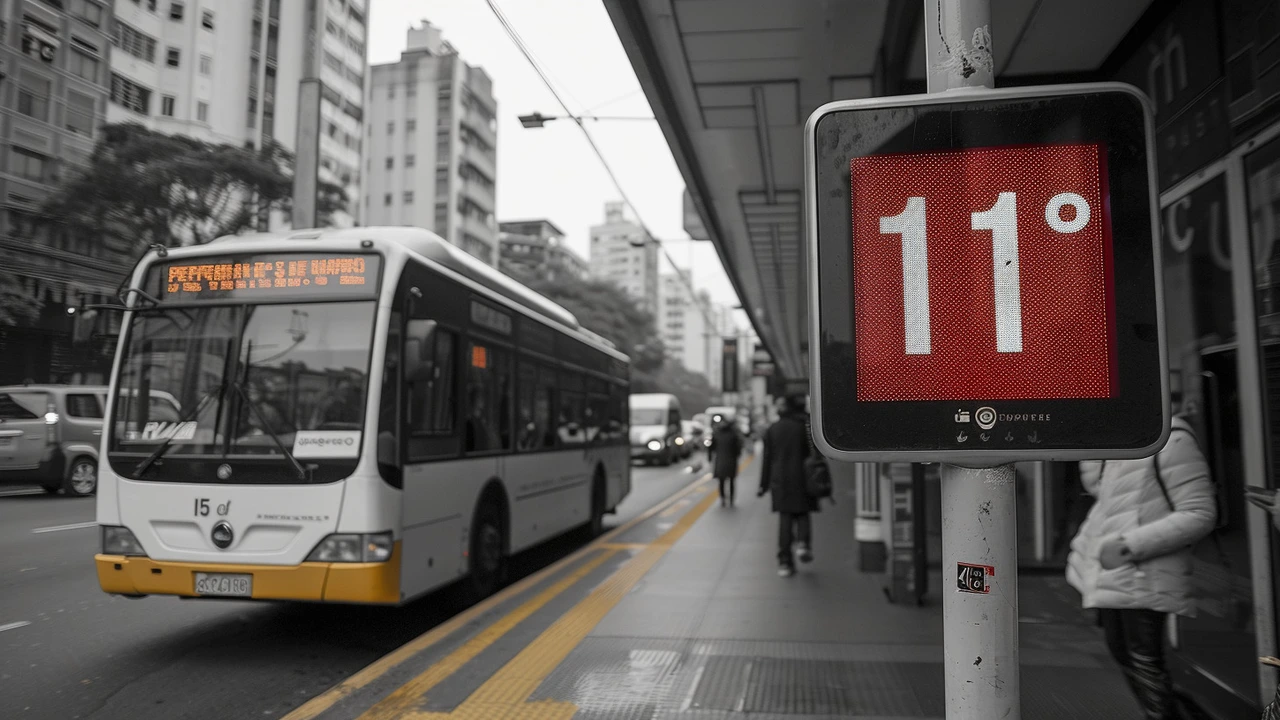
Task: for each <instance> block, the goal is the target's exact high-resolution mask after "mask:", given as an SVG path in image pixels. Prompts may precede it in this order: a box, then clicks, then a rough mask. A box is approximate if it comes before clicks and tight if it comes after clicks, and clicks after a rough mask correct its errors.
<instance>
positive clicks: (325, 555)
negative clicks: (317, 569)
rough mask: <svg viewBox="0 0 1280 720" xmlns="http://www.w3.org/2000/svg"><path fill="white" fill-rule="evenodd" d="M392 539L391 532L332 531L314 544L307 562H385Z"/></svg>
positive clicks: (387, 558) (388, 557) (389, 552)
mask: <svg viewBox="0 0 1280 720" xmlns="http://www.w3.org/2000/svg"><path fill="white" fill-rule="evenodd" d="M393 545H394V541H393V540H392V539H391V533H389V532H382V533H366V534H363V535H362V534H357V533H334V534H333V535H330V536H329V537H326V538H325V539H324V540H321V541H320V544H319V545H316V549H315V550H312V551H311V554H310V555H308V556H307V562H349V563H353V562H386V561H387V560H389V559H390V558H391V550H392V547H393Z"/></svg>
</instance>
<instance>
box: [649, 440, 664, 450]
mask: <svg viewBox="0 0 1280 720" xmlns="http://www.w3.org/2000/svg"><path fill="white" fill-rule="evenodd" d="M645 447H647V448H649V449H650V450H652V451H654V452H658V451H659V450H661V449H662V443H660V442H658V441H657V440H650V441H649V442H648V443H647V444H646V445H645Z"/></svg>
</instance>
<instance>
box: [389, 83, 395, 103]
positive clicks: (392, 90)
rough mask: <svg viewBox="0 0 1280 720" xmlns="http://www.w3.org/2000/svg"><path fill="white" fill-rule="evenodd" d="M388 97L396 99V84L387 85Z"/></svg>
mask: <svg viewBox="0 0 1280 720" xmlns="http://www.w3.org/2000/svg"><path fill="white" fill-rule="evenodd" d="M387 99H388V100H395V99H396V86H395V85H388V86H387Z"/></svg>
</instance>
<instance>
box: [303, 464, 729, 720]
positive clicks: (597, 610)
mask: <svg viewBox="0 0 1280 720" xmlns="http://www.w3.org/2000/svg"><path fill="white" fill-rule="evenodd" d="M750 462H751V459H750V458H748V459H747V460H745V461H744V462H743V463H742V467H744V468H745V467H746V465H747V464H749V463H750ZM708 479H709V476H704V477H703V478H702V479H701V480H700V481H699V482H696V483H693V484H691V485H689V486H688V487H686V488H684V489H683V490H681V491H680V492H678V493H676V494H674V495H672V496H671V497H669V498H668V499H667V500H665V501H663V502H662V503H659V504H658V505H656V506H654V507H653V508H651V509H650V510H649V511H647V512H645V513H643V514H641V515H640V516H639V517H636V518H634V519H633V520H631V521H630V522H628V523H626V524H625V525H623V526H621V527H618V528H616V529H615V530H613V531H610V532H609V533H607V534H606V535H604V536H602V537H601V538H599V539H598V540H596V541H595V542H594V543H592V544H590V545H588V546H586V547H584V548H582V549H581V550H579V551H578V552H575V553H574V554H572V555H570V556H569V557H566V558H564V559H562V560H560V561H559V562H557V563H554V564H553V565H551V566H549V567H547V568H544V569H543V570H541V571H539V572H538V573H535V574H533V575H531V576H529V577H527V578H525V579H523V580H521V581H520V582H518V583H516V584H515V585H512V586H511V587H509V588H507V589H506V590H505V591H503V592H502V593H500V594H499V595H496V596H494V597H491V598H489V599H488V600H486V601H484V602H482V603H480V604H479V605H476V606H474V607H473V608H471V609H470V610H467V611H465V612H463V613H461V614H459V615H457V616H455V617H454V618H452V619H451V620H449V621H448V622H445V623H444V624H442V625H440V626H438V627H436V628H434V629H433V630H431V631H429V632H427V633H425V634H423V635H422V636H420V637H418V638H416V639H415V640H413V641H411V642H409V643H407V644H406V645H404V646H403V647H401V648H399V649H398V650H396V651H395V652H393V653H391V654H389V655H387V656H385V657H383V658H381V659H380V660H378V661H377V662H375V663H373V664H371V665H369V666H368V667H366V668H365V669H363V670H361V671H360V672H358V673H356V674H355V675H353V676H351V677H350V678H348V679H347V680H345V681H343V682H342V683H339V684H338V685H337V686H335V687H334V688H332V689H331V690H329V691H327V692H325V693H323V694H321V695H319V696H317V697H315V698H313V699H312V700H311V701H309V702H307V703H306V704H304V705H302V706H301V707H299V708H297V709H296V710H294V711H293V712H292V713H290V714H289V715H287V716H285V720H312V719H313V718H317V717H319V716H320V715H321V714H323V713H325V712H326V711H327V710H329V709H330V708H332V707H333V706H334V705H336V704H337V703H338V702H340V701H342V700H343V699H345V698H347V697H350V696H351V695H353V694H354V693H356V692H358V691H360V690H361V688H364V687H366V686H368V685H370V684H371V683H373V682H374V681H376V680H377V679H378V678H380V677H382V676H383V675H385V674H386V673H387V672H389V671H390V670H392V669H393V668H395V667H396V666H398V665H400V664H401V663H403V662H404V661H406V660H408V659H409V658H411V657H413V656H415V655H416V654H418V653H421V652H423V651H424V650H426V649H428V648H430V647H431V646H433V645H435V644H437V643H439V642H440V641H442V640H444V639H445V638H447V637H449V636H450V635H452V634H453V633H455V632H457V631H458V630H460V629H462V628H463V627H465V626H466V625H468V624H470V623H473V622H474V621H475V620H476V619H477V618H478V617H480V616H481V615H483V614H484V613H486V612H489V611H491V610H492V609H493V608H494V607H496V606H497V605H498V604H500V603H502V602H505V601H507V600H509V599H511V598H512V597H515V596H516V595H519V594H521V593H523V592H525V591H527V590H529V589H530V588H532V587H533V586H535V585H536V584H538V583H539V582H540V581H542V580H543V579H545V578H546V577H548V576H550V575H552V574H554V573H556V572H557V571H559V570H562V569H564V568H565V567H568V566H571V565H573V564H574V563H576V562H579V561H581V560H583V558H586V560H585V562H582V564H581V565H580V566H578V567H577V568H575V569H574V570H573V571H572V572H571V573H569V574H568V575H566V576H565V577H564V578H562V579H560V580H558V581H557V582H555V583H554V584H552V585H550V586H548V587H547V588H545V589H543V590H542V591H540V592H539V593H538V594H537V595H536V596H534V597H532V598H530V599H528V600H526V601H525V602H524V603H522V604H521V605H519V606H518V607H516V608H515V609H513V610H511V611H509V612H508V613H506V614H505V615H503V616H501V617H499V618H498V619H497V620H495V621H494V622H493V623H492V624H491V625H489V626H487V627H485V629H484V630H482V631H481V632H480V633H479V634H477V635H476V636H475V637H473V638H471V639H469V640H468V641H467V642H466V643H464V644H463V645H462V646H461V647H459V648H457V649H456V650H454V651H452V652H451V653H450V654H449V655H447V656H446V657H444V658H442V659H441V660H439V661H438V662H436V663H434V664H433V665H431V666H430V667H429V668H427V669H426V670H425V671H423V672H422V673H420V674H419V675H417V676H416V677H414V678H413V679H412V680H410V681H409V682H408V683H406V684H405V685H403V686H401V687H400V688H398V689H397V690H395V691H394V692H392V693H391V694H390V695H388V696H386V697H385V698H383V699H382V700H381V701H379V702H378V703H377V704H376V705H374V706H373V707H371V708H369V710H367V711H366V712H365V713H364V714H363V715H361V716H360V718H361V720H390V719H392V718H396V719H399V718H414V719H415V720H416V719H422V720H426V719H428V718H443V717H457V718H485V719H488V718H512V717H520V718H533V719H534V720H538V719H539V718H570V717H572V716H573V714H574V713H575V712H576V711H577V707H576V706H574V705H573V704H572V703H563V702H546V701H540V702H535V703H529V702H527V700H528V698H529V697H530V695H531V694H532V693H533V692H534V690H536V689H537V687H538V685H539V684H540V683H541V682H542V681H543V680H544V679H545V678H546V677H547V676H548V675H549V674H550V673H551V672H552V671H553V670H554V669H555V668H556V666H558V665H559V664H560V663H561V662H562V661H563V660H564V659H565V657H567V656H568V654H569V653H570V652H572V651H573V649H574V648H575V647H576V646H577V645H578V644H579V643H580V642H581V641H582V639H583V638H585V637H586V636H587V634H589V633H590V632H591V630H592V629H593V628H594V627H595V626H596V624H598V623H599V622H600V620H602V619H603V618H604V617H605V615H607V614H608V613H609V611H610V610H612V609H613V607H614V606H615V605H617V603H618V602H619V601H621V599H622V598H623V597H625V596H626V594H627V593H628V592H630V590H631V589H632V588H633V587H634V586H635V585H636V583H638V582H639V581H640V580H641V579H642V578H643V577H644V575H645V574H646V573H648V572H649V570H651V569H652V568H653V566H654V565H656V564H657V562H658V561H659V560H660V559H661V558H662V556H663V555H664V554H666V552H667V550H668V549H670V548H671V546H672V545H674V544H675V543H676V542H677V541H678V540H679V539H680V538H681V537H682V536H683V535H684V534H685V532H687V531H688V530H689V528H690V527H692V526H693V524H694V523H695V522H697V520H698V518H699V517H701V515H702V514H703V513H704V512H706V510H707V509H708V508H709V507H711V505H712V504H714V502H715V500H716V496H715V494H714V493H711V492H710V491H711V489H712V488H711V486H710V484H709V483H708V482H707V480H708ZM698 496H705V497H702V499H701V500H700V501H697V502H696V504H695V505H693V507H692V508H690V507H689V506H690V504H691V503H693V502H694V498H695V497H698ZM678 510H687V511H686V512H685V513H684V514H683V515H682V516H681V517H680V519H679V520H678V521H677V522H676V523H675V524H674V525H673V526H672V527H670V528H669V529H668V530H667V531H666V532H664V533H663V534H662V535H661V536H660V537H659V538H657V539H656V540H654V541H653V542H651V543H628V542H613V539H614V538H617V537H619V536H621V535H622V534H623V533H625V532H627V531H628V530H630V529H632V528H634V527H635V526H637V525H639V524H640V523H642V522H644V521H645V520H649V519H651V518H652V517H653V516H654V515H657V514H659V513H661V517H664V518H666V517H670V516H671V515H673V514H674V512H676V511H678ZM664 524H665V523H664ZM619 552H630V553H634V554H633V556H632V557H631V558H630V559H629V560H628V561H627V562H626V563H625V564H624V565H623V566H622V567H621V568H620V569H619V570H618V571H617V572H616V573H614V574H613V575H612V576H611V577H610V578H609V579H608V580H606V581H605V582H604V583H602V584H601V585H600V586H598V587H597V588H595V589H594V590H593V591H592V592H591V594H590V595H588V596H587V597H586V598H584V599H583V600H582V601H581V602H579V603H578V604H577V605H575V606H574V607H573V608H572V609H571V610H569V611H568V612H567V613H565V614H564V615H563V616H562V617H560V618H559V619H558V620H557V621H556V622H555V624H553V625H552V626H551V627H550V628H548V629H547V630H546V631H545V632H543V633H542V634H541V635H539V636H538V638H536V639H535V640H534V641H533V642H532V643H530V644H529V645H528V646H527V647H525V648H524V650H522V651H521V652H520V653H519V654H517V655H516V657H514V658H513V659H512V660H511V661H509V662H508V663H507V664H506V665H504V666H503V667H502V668H501V669H499V670H498V672H496V673H495V674H494V675H493V676H492V677H490V678H489V679H488V680H487V681H486V682H485V683H484V684H483V685H481V686H480V687H479V688H478V689H477V690H476V691H475V692H474V693H472V694H471V696H470V697H468V698H467V700H466V701H464V702H463V703H462V705H460V706H458V707H457V708H455V709H454V710H453V711H452V712H448V713H428V712H422V711H418V710H416V709H415V708H416V707H417V706H419V705H420V704H421V701H422V699H423V697H424V696H425V694H426V693H427V692H428V691H430V689H431V688H433V687H435V686H436V685H438V684H439V683H440V682H441V681H443V680H444V679H446V678H448V677H449V676H450V675H452V674H453V673H454V672H456V671H457V670H458V669H459V668H461V667H462V666H463V665H465V664H466V663H467V662H468V661H470V660H471V659H473V658H475V657H476V655H478V654H479V653H480V652H482V651H483V650H484V649H485V648H487V647H489V646H491V645H492V644H493V643H494V642H495V641H496V640H497V639H499V638H501V637H502V636H503V635H504V634H505V633H507V632H509V631H510V630H511V629H512V628H514V627H515V626H517V625H518V624H519V623H520V622H522V621H523V620H525V619H527V618H528V617H529V616H530V615H532V614H533V613H535V612H537V611H538V610H539V609H541V608H542V607H544V606H545V605H546V604H547V603H548V602H550V601H551V600H552V599H553V598H555V597H556V596H557V595H559V594H561V593H563V592H564V591H565V590H567V589H568V588H570V587H572V586H573V585H574V584H576V583H578V582H580V581H581V580H582V579H583V578H584V577H586V576H587V575H589V574H590V573H591V572H592V571H594V570H596V569H598V568H599V567H600V566H601V565H603V564H604V563H605V562H607V561H608V560H609V559H610V558H612V557H614V556H615V555H616V554H617V553H619Z"/></svg>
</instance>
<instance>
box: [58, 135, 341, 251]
mask: <svg viewBox="0 0 1280 720" xmlns="http://www.w3.org/2000/svg"><path fill="white" fill-rule="evenodd" d="M292 165H293V156H292V154H290V153H289V152H288V151H286V150H285V149H284V148H282V147H280V146H279V144H277V143H269V144H268V145H267V146H266V147H264V148H262V149H261V150H258V151H254V150H251V149H245V148H240V147H236V146H233V145H221V144H214V143H207V142H204V141H202V140H198V139H196V138H192V137H187V136H184V135H165V134H163V133H158V132H154V131H152V130H148V129H147V128H146V127H143V126H142V125H139V124H136V123H120V124H111V125H106V126H104V127H103V129H102V137H101V139H100V140H99V142H98V145H97V147H95V148H94V151H93V155H92V156H91V157H90V164H89V168H88V169H87V170H86V171H84V172H82V173H80V174H78V175H76V176H74V177H71V178H69V179H67V180H66V181H65V182H64V183H63V184H62V185H61V186H60V187H59V189H58V191H57V192H56V193H54V195H52V196H51V197H50V198H49V199H48V200H47V201H46V202H45V204H44V206H43V207H42V214H43V215H45V217H46V218H48V219H50V220H54V221H57V222H62V223H65V224H66V225H68V226H70V229H71V230H72V231H73V232H76V233H78V234H82V235H85V236H89V237H96V236H98V234H99V233H110V234H113V235H115V236H117V237H119V238H123V239H126V240H127V241H129V243H130V244H131V245H132V246H133V247H134V248H135V250H137V251H139V252H140V251H141V250H144V249H145V248H146V247H148V246H150V245H153V244H160V245H166V246H168V245H173V244H175V243H176V242H179V241H183V240H186V241H189V242H191V243H195V244H199V243H205V242H208V241H210V240H213V239H214V238H217V237H219V236H222V235H233V234H236V233H239V232H243V231H244V230H246V229H248V228H250V227H252V226H253V224H254V222H255V219H256V217H257V215H258V213H259V212H261V211H263V210H283V211H287V210H288V207H289V203H290V201H291V193H292V189H293V181H292V178H291V176H290V173H291V168H292ZM318 199H319V201H320V202H321V203H322V204H321V206H320V208H319V210H320V212H319V213H317V214H318V216H320V217H328V216H329V215H331V214H332V213H333V212H334V210H336V209H338V207H342V206H345V204H346V199H347V198H346V193H345V191H343V190H342V189H341V188H338V187H336V186H332V185H327V184H326V186H325V187H323V188H321V192H320V193H319V198H318ZM335 206H337V207H335Z"/></svg>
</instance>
